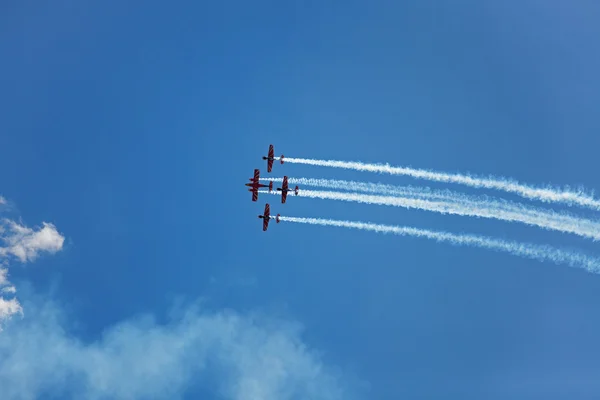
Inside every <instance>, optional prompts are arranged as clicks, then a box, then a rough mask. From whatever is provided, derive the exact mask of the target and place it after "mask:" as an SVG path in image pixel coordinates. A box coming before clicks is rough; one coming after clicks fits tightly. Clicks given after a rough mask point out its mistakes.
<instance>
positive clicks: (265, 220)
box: [258, 203, 279, 231]
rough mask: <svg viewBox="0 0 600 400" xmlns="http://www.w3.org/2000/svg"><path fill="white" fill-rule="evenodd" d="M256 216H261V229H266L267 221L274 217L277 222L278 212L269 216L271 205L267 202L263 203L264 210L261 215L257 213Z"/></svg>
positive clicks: (267, 226)
mask: <svg viewBox="0 0 600 400" xmlns="http://www.w3.org/2000/svg"><path fill="white" fill-rule="evenodd" d="M258 218H262V220H263V231H266V230H267V229H268V228H269V221H270V220H271V219H272V218H275V221H277V223H279V214H277V216H276V217H272V216H271V207H270V206H269V203H267V204H265V212H264V213H263V215H259V216H258Z"/></svg>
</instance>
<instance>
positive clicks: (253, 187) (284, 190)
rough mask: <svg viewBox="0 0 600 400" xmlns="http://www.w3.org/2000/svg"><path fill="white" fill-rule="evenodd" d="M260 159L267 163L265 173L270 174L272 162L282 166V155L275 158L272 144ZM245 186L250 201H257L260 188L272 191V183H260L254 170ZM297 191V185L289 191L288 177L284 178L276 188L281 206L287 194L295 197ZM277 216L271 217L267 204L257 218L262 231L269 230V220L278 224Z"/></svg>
mask: <svg viewBox="0 0 600 400" xmlns="http://www.w3.org/2000/svg"><path fill="white" fill-rule="evenodd" d="M262 159H263V160H266V161H267V172H271V170H272V169H273V161H275V160H279V162H280V163H281V164H283V154H282V155H281V157H275V150H274V149H273V145H272V144H271V145H269V152H268V154H267V156H263V158H262ZM246 186H248V187H249V189H248V191H249V192H252V201H257V200H258V190H259V189H261V188H269V192H272V191H273V181H269V184H268V185H266V184H264V183H260V170H259V169H255V170H254V176H253V177H252V178H250V183H246ZM298 190H299V188H298V186H297V185H296V187H295V188H293V189H290V187H289V184H288V177H287V176H284V177H283V182H282V184H281V187H278V188H277V191H278V192H281V204H285V201H286V200H287V195H288V193H289V192H294V194H295V195H296V196H297V195H298ZM279 216H280V215H279V214H277V216H275V217H273V216H271V207H270V206H269V203H267V204H265V211H264V212H263V214H262V215H259V216H258V218H261V219H262V220H263V231H266V230H267V229H268V228H269V221H270V220H271V219H275V220H276V221H277V223H279Z"/></svg>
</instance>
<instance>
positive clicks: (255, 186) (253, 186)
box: [246, 169, 273, 201]
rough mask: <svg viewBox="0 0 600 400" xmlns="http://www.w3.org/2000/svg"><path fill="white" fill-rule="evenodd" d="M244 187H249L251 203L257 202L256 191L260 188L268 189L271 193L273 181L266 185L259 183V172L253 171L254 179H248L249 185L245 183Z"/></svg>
mask: <svg viewBox="0 0 600 400" xmlns="http://www.w3.org/2000/svg"><path fill="white" fill-rule="evenodd" d="M246 186H249V187H250V189H248V191H249V192H252V201H256V200H258V189H260V188H267V187H268V188H269V192H271V191H273V181H271V182H269V184H268V185H265V184H262V183H260V170H258V169H255V170H254V177H253V178H250V183H246Z"/></svg>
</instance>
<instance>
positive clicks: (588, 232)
mask: <svg viewBox="0 0 600 400" xmlns="http://www.w3.org/2000/svg"><path fill="white" fill-rule="evenodd" d="M260 192H261V193H269V192H268V191H260ZM270 193H271V194H273V195H279V193H278V192H270ZM298 196H303V197H310V198H318V199H325V200H341V201H352V202H358V203H366V204H376V205H387V206H395V207H404V208H407V209H411V208H414V209H419V210H424V211H433V212H438V213H441V214H453V215H461V216H470V217H481V218H490V219H498V220H503V221H509V222H520V223H523V224H526V225H531V226H537V227H539V228H543V229H548V230H555V231H560V232H565V233H572V234H575V235H579V236H582V237H585V238H589V239H592V240H599V239H600V223H598V222H594V221H591V220H587V219H582V218H577V217H574V216H570V215H564V214H557V213H556V212H553V211H542V210H537V209H528V208H525V207H518V206H513V207H512V209H511V208H502V207H501V206H500V203H498V204H496V203H494V202H489V203H488V202H485V201H484V202H479V203H478V202H470V203H464V202H452V201H441V200H435V201H434V200H428V199H419V198H406V197H404V198H403V197H391V196H378V195H369V194H361V193H342V192H327V191H318V190H301V191H300V192H299V193H298Z"/></svg>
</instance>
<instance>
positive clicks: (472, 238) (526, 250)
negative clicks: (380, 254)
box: [280, 216, 600, 274]
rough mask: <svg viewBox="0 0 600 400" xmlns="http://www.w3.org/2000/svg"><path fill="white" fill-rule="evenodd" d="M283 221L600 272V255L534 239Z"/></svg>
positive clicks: (363, 224) (335, 222)
mask: <svg viewBox="0 0 600 400" xmlns="http://www.w3.org/2000/svg"><path fill="white" fill-rule="evenodd" d="M280 220H281V221H286V222H295V223H300V224H311V225H322V226H336V227H340V228H352V229H360V230H366V231H372V232H378V233H391V234H394V235H400V236H414V237H420V238H427V239H433V240H435V241H437V242H447V243H450V244H452V245H455V246H475V247H482V248H486V249H489V250H495V251H503V252H506V253H510V254H513V255H515V256H520V257H525V258H530V259H533V260H537V261H542V262H543V261H552V262H554V263H556V264H566V265H569V266H571V267H574V268H583V269H585V270H587V271H588V272H592V273H596V274H598V273H600V259H598V258H595V257H590V256H587V255H584V254H580V253H575V252H572V251H568V250H560V249H556V248H553V247H550V246H540V245H534V244H530V243H519V242H508V241H504V240H501V239H494V238H489V237H485V236H478V235H470V234H454V233H449V232H436V231H431V230H426V229H417V228H412V227H406V226H390V225H379V224H373V223H368V222H352V221H338V220H331V219H321V218H296V217H285V216H284V217H280Z"/></svg>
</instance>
